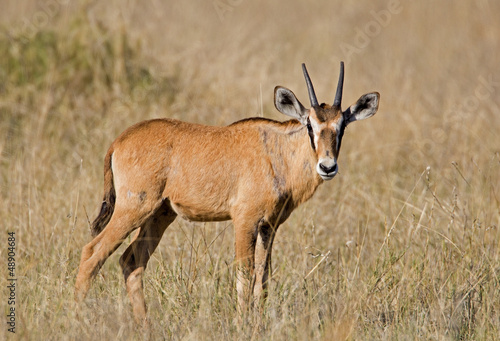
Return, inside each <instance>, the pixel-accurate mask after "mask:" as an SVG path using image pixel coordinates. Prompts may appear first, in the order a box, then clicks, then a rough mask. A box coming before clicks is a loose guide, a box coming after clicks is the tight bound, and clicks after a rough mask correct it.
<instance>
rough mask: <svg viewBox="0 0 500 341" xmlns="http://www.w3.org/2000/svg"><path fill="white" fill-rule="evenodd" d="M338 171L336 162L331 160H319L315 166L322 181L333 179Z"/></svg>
mask: <svg viewBox="0 0 500 341" xmlns="http://www.w3.org/2000/svg"><path fill="white" fill-rule="evenodd" d="M338 170H339V167H338V165H337V160H335V159H331V158H324V159H320V160H319V161H318V165H317V166H316V171H317V172H318V174H319V176H321V178H322V179H323V180H331V179H333V177H334V176H335V175H337V172H338Z"/></svg>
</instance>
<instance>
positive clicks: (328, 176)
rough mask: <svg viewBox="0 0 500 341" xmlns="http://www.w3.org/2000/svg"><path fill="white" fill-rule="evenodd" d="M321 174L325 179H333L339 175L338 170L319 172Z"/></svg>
mask: <svg viewBox="0 0 500 341" xmlns="http://www.w3.org/2000/svg"><path fill="white" fill-rule="evenodd" d="M318 174H319V176H321V179H323V180H325V181H329V180H332V179H333V178H334V177H335V175H337V171H335V172H331V173H319V172H318Z"/></svg>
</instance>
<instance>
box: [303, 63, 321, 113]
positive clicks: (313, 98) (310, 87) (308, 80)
mask: <svg viewBox="0 0 500 341" xmlns="http://www.w3.org/2000/svg"><path fill="white" fill-rule="evenodd" d="M302 71H303V72H304V78H305V79H306V84H307V91H309V100H310V101H311V107H317V106H319V104H318V100H317V99H316V94H315V93H314V88H313V85H312V82H311V78H309V74H308V73H307V69H306V64H304V63H302Z"/></svg>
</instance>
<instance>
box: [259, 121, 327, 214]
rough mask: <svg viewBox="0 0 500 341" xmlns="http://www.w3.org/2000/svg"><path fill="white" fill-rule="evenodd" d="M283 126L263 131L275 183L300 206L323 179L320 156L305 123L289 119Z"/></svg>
mask: <svg viewBox="0 0 500 341" xmlns="http://www.w3.org/2000/svg"><path fill="white" fill-rule="evenodd" d="M285 123H286V125H285V124H284V126H283V128H282V129H279V130H277V131H274V132H273V129H271V130H270V131H267V132H263V134H264V135H265V138H264V142H265V145H266V151H267V153H268V155H269V157H270V161H271V164H272V169H273V172H274V179H275V180H274V181H275V183H274V185H275V188H276V189H277V190H278V191H279V192H280V195H286V196H290V197H291V199H292V201H293V206H295V207H297V206H298V205H300V204H301V203H303V202H304V201H306V200H308V199H309V198H310V197H311V196H312V195H313V194H314V192H315V191H316V189H317V188H318V186H319V185H320V184H321V183H322V182H323V180H322V179H321V177H320V176H319V175H318V173H317V172H316V163H317V161H318V160H317V157H316V154H315V152H314V151H313V149H312V147H311V143H310V140H309V135H308V133H307V129H306V127H305V126H303V125H302V124H300V123H299V122H298V121H295V120H292V121H288V122H285Z"/></svg>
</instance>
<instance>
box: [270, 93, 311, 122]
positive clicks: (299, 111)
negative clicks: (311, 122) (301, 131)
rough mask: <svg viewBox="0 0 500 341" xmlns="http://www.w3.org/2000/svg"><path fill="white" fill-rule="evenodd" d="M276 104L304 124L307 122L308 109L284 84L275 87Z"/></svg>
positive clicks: (280, 110) (279, 109) (281, 110)
mask: <svg viewBox="0 0 500 341" xmlns="http://www.w3.org/2000/svg"><path fill="white" fill-rule="evenodd" d="M274 106H275V107H276V109H278V111H279V112H281V113H282V114H285V115H287V116H290V117H293V118H296V119H297V120H299V121H300V123H302V124H303V125H306V124H307V115H308V113H307V109H306V108H304V106H303V105H302V103H300V102H299V100H298V99H297V97H295V94H294V93H293V92H292V91H291V90H289V89H287V88H284V87H282V86H277V87H275V88H274Z"/></svg>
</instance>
